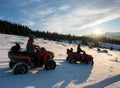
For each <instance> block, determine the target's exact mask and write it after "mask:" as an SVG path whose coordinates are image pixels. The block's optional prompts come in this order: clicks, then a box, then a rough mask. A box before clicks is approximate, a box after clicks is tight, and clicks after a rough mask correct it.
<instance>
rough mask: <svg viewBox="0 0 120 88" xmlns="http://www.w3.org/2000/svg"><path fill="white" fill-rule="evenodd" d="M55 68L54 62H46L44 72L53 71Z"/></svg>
mask: <svg viewBox="0 0 120 88" xmlns="http://www.w3.org/2000/svg"><path fill="white" fill-rule="evenodd" d="M55 67H56V63H55V61H54V60H47V62H46V63H45V69H46V70H52V69H55Z"/></svg>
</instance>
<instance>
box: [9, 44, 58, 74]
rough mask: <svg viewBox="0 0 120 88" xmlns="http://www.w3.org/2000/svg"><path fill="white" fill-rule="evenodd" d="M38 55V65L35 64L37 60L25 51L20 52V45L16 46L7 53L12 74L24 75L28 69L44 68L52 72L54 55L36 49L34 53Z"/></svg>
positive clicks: (54, 64) (42, 49)
mask: <svg viewBox="0 0 120 88" xmlns="http://www.w3.org/2000/svg"><path fill="white" fill-rule="evenodd" d="M36 53H38V54H39V55H40V61H39V65H38V64H37V63H38V62H37V58H36V56H34V55H31V54H30V53H29V52H27V51H20V45H19V44H16V45H15V46H13V47H12V48H11V49H10V51H9V52H8V57H9V59H10V62H9V67H10V68H11V69H13V73H14V74H25V73H27V72H28V69H29V68H36V67H43V65H44V67H45V69H46V70H52V69H55V68H56V63H55V61H54V60H53V57H54V53H53V52H51V51H46V49H45V48H38V50H37V51H36Z"/></svg>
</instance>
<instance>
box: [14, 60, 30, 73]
mask: <svg viewBox="0 0 120 88" xmlns="http://www.w3.org/2000/svg"><path fill="white" fill-rule="evenodd" d="M27 72H28V66H27V64H25V63H23V62H19V63H17V64H15V66H14V68H13V74H15V75H16V74H25V73H27Z"/></svg>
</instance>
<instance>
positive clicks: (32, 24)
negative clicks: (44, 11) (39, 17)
mask: <svg viewBox="0 0 120 88" xmlns="http://www.w3.org/2000/svg"><path fill="white" fill-rule="evenodd" d="M22 24H23V25H28V26H34V25H35V24H36V23H35V22H34V21H31V20H26V21H24V23H22Z"/></svg>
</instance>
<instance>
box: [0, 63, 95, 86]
mask: <svg viewBox="0 0 120 88" xmlns="http://www.w3.org/2000/svg"><path fill="white" fill-rule="evenodd" d="M92 68H93V66H89V65H85V64H69V63H67V62H59V63H57V66H56V69H55V70H48V71H47V70H44V69H43V68H40V69H38V68H37V69H31V70H30V71H29V72H28V73H27V74H23V75H13V74H12V71H11V70H10V69H9V68H8V67H7V68H0V83H1V88H25V87H34V88H65V87H67V86H68V85H69V84H70V83H73V84H74V85H79V84H81V83H83V82H84V81H86V80H87V79H88V77H89V76H90V74H91V71H92Z"/></svg>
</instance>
